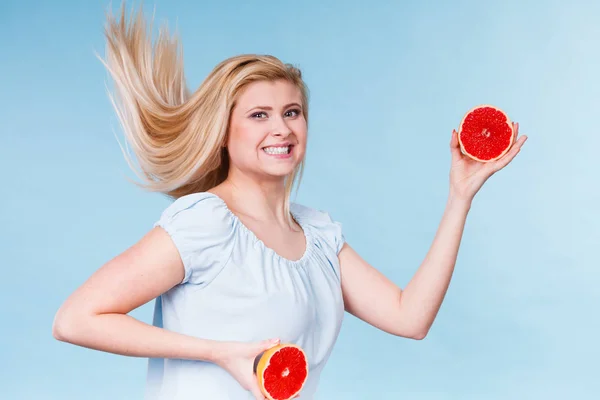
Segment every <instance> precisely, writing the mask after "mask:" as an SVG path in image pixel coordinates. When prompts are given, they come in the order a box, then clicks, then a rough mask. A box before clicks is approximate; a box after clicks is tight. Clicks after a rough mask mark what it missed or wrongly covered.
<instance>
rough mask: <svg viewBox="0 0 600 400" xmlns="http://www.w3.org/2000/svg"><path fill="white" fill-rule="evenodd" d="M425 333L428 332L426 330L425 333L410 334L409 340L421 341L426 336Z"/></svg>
mask: <svg viewBox="0 0 600 400" xmlns="http://www.w3.org/2000/svg"><path fill="white" fill-rule="evenodd" d="M427 333H428V332H427V331H426V330H425V331H416V332H414V333H413V334H411V335H410V336H409V338H410V339H413V340H423V339H425V337H426V336H427Z"/></svg>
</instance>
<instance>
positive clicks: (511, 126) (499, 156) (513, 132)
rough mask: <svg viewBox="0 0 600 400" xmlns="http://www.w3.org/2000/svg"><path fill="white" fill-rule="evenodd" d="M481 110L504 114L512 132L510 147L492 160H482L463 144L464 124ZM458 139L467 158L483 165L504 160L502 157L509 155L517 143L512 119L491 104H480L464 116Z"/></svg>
mask: <svg viewBox="0 0 600 400" xmlns="http://www.w3.org/2000/svg"><path fill="white" fill-rule="evenodd" d="M480 108H491V109H493V110H496V111H498V112H500V113H502V115H503V116H504V117H505V118H506V124H507V125H508V127H509V129H510V131H511V135H510V139H509V143H508V145H507V146H506V148H505V149H504V150H502V152H500V154H498V155H497V156H495V157H492V158H490V159H481V158H478V157H477V156H475V155H473V154H471V153H469V151H468V150H466V149H465V145H464V143H463V140H462V139H461V134H462V132H463V124H464V123H465V120H466V119H467V117H468V116H469V115H471V114H472V113H473V112H474V111H475V110H478V109H480ZM457 137H458V144H459V146H460V149H461V150H462V152H463V153H464V154H465V155H466V156H468V157H469V158H471V159H473V160H475V161H479V162H482V163H488V162H492V161H496V160H499V159H500V158H502V157H503V156H504V155H505V154H506V153H508V151H509V150H510V148H511V147H512V145H513V143H514V142H515V131H514V126H513V123H512V121H511V120H510V118H509V117H508V115H507V114H506V113H505V112H504V111H503V110H502V109H500V108H498V107H496V106H492V105H490V104H480V105H478V106H475V107H473V108H471V109H470V110H469V111H467V112H466V113H465V115H464V116H463V118H462V120H461V121H460V125H459V127H458V134H457Z"/></svg>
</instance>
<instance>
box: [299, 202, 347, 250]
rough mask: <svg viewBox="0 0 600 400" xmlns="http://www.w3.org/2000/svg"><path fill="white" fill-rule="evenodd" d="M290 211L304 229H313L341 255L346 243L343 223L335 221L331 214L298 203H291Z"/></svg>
mask: <svg viewBox="0 0 600 400" xmlns="http://www.w3.org/2000/svg"><path fill="white" fill-rule="evenodd" d="M290 211H291V213H292V215H293V216H294V218H295V219H296V220H297V221H298V223H299V224H300V225H301V226H302V227H303V228H305V229H306V228H307V229H311V230H312V231H313V233H315V234H316V236H318V237H319V238H320V239H322V240H324V241H325V242H327V244H329V245H330V246H331V247H332V248H333V249H334V250H335V252H336V254H337V253H339V251H340V250H341V248H342V246H343V245H344V242H345V238H344V233H343V230H342V223H341V222H340V221H338V220H336V219H334V218H333V217H332V214H331V213H330V212H328V211H325V210H320V209H317V208H313V207H309V206H306V205H302V204H298V203H291V204H290Z"/></svg>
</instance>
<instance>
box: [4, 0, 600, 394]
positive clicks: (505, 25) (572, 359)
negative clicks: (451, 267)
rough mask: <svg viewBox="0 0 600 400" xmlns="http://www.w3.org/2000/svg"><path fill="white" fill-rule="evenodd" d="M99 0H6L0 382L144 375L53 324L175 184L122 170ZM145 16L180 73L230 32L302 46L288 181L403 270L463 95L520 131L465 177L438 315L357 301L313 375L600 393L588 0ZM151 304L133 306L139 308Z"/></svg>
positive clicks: (226, 51) (411, 261) (430, 209)
mask: <svg viewBox="0 0 600 400" xmlns="http://www.w3.org/2000/svg"><path fill="white" fill-rule="evenodd" d="M367 4H368V5H367ZM117 6H118V5H117V4H115V6H114V9H116V8H117ZM153 6H154V3H151V2H147V3H146V10H147V11H148V12H149V13H150V12H151V10H152V8H153ZM107 7H109V4H108V2H103V1H85V2H84V1H58V0H57V1H45V2H42V1H16V0H8V1H7V0H5V1H3V2H2V3H1V5H0V46H1V47H0V93H1V94H2V96H0V121H1V123H0V139H1V141H0V143H1V146H0V170H1V172H2V185H1V188H2V189H1V190H2V194H1V196H0V226H1V228H0V235H1V240H0V263H1V264H2V268H1V270H0V271H1V272H0V273H1V282H2V290H0V301H1V303H2V307H1V311H0V312H1V313H2V314H1V318H2V326H3V327H2V340H1V341H0V343H1V344H0V359H1V360H2V362H1V365H2V367H1V368H2V372H1V373H0V388H1V389H0V397H1V398H3V399H11V400H12V399H61V400H62V399H86V400H92V399H101V400H105V399H109V398H110V399H128V400H129V399H138V398H141V397H142V394H143V386H144V379H145V370H146V360H145V359H136V358H125V357H120V356H116V355H112V354H106V353H100V352H95V351H92V350H88V349H84V348H79V347H75V346H72V345H67V344H64V343H60V342H58V341H56V340H54V339H53V338H52V333H51V326H52V321H53V317H54V314H55V312H56V310H57V309H58V307H59V306H60V304H61V303H62V302H63V301H64V300H65V299H66V297H67V296H68V295H69V294H70V293H71V292H72V291H73V290H75V289H76V288H77V287H78V286H79V285H80V284H81V283H83V282H84V281H85V280H86V279H87V278H88V277H89V276H90V275H91V274H92V273H93V272H94V271H95V270H96V269H97V268H99V267H100V266H101V265H102V264H103V263H104V262H106V261H108V260H109V259H110V258H112V257H114V256H115V255H117V254H118V253H120V252H122V251H123V250H125V249H126V248H127V247H129V246H130V245H132V244H133V243H134V242H135V241H137V240H138V239H139V238H140V237H141V236H142V235H143V234H144V233H145V232H146V231H147V230H149V229H150V228H151V227H152V224H153V223H154V222H155V221H156V219H157V218H158V217H159V215H160V213H161V211H162V210H163V209H164V208H165V207H166V206H167V205H168V204H169V200H168V199H166V198H165V197H162V196H161V195H157V194H150V193H146V192H143V191H142V190H140V189H138V188H137V187H136V186H134V185H133V184H131V183H129V181H128V178H134V176H133V174H132V173H131V172H130V171H129V170H128V167H127V164H126V163H125V161H124V159H123V157H122V154H121V151H120V148H119V146H118V143H117V140H116V138H115V134H116V135H117V136H118V137H119V138H120V139H121V138H122V136H121V131H120V127H119V125H118V120H117V119H116V117H115V114H114V112H113V110H112V108H111V105H110V103H109V100H108V98H107V95H106V92H105V90H106V88H105V84H107V82H108V83H110V82H109V81H108V79H107V78H108V76H107V73H106V71H105V70H104V67H103V66H102V64H101V63H100V61H99V60H98V59H97V58H96V57H95V55H94V52H98V53H100V54H104V42H103V36H102V27H103V23H104V12H105V10H106V8H107ZM156 19H157V22H162V21H168V22H169V26H170V27H172V28H173V27H175V26H177V28H178V31H179V32H180V35H181V37H182V40H183V44H184V52H185V65H186V73H187V78H188V83H189V86H190V88H191V89H192V90H194V89H196V88H197V87H198V85H199V84H200V83H201V82H202V80H203V79H204V77H205V76H206V75H207V74H208V72H209V71H210V70H211V69H212V68H213V67H214V65H216V64H217V63H218V62H220V61H221V60H222V59H224V58H227V57H229V56H232V55H235V54H239V53H268V54H273V55H276V56H278V57H279V58H281V59H282V60H283V61H285V62H291V63H294V64H296V65H297V66H299V67H300V68H301V69H302V70H303V72H304V76H305V78H306V81H307V83H308V85H309V87H310V90H311V103H310V105H311V109H310V117H311V119H310V133H309V135H310V136H309V148H308V154H307V168H306V172H305V177H304V180H303V183H302V185H301V187H300V191H299V194H298V196H297V197H296V201H298V202H300V203H304V204H306V205H309V206H313V207H316V208H320V209H324V210H327V211H329V212H330V213H331V214H332V216H333V217H334V218H335V219H337V220H339V221H341V222H342V223H343V226H344V233H345V235H346V238H347V240H348V242H349V243H350V244H351V245H353V246H354V247H355V248H356V249H357V250H358V251H359V252H360V253H361V255H363V256H364V257H365V258H366V259H367V260H368V261H369V262H370V263H371V264H372V265H374V266H375V267H377V268H378V269H379V270H380V271H382V272H383V273H384V274H385V275H387V276H388V277H389V278H390V279H392V280H393V281H394V282H396V283H397V284H399V285H401V286H404V285H406V283H407V282H408V281H409V279H410V277H411V276H412V274H413V273H414V272H415V270H416V269H417V268H418V266H419V264H420V262H421V261H422V260H423V257H424V256H425V253H426V252H427V250H428V248H429V246H430V244H431V241H432V239H433V236H434V233H435V231H436V229H437V225H438V222H439V220H440V217H441V213H442V211H443V208H444V205H445V200H446V195H447V186H448V170H449V160H450V157H449V149H448V143H449V141H450V136H451V132H452V129H453V128H457V127H458V124H459V122H460V119H461V117H462V115H463V114H464V112H465V111H467V110H468V109H469V108H471V107H472V106H474V105H477V104H480V103H491V104H494V105H497V106H499V107H501V108H503V109H504V110H505V111H506V112H507V113H508V114H509V116H510V117H511V118H513V119H514V120H515V121H518V122H519V123H520V127H521V129H520V130H521V133H522V134H527V135H528V136H529V140H528V141H527V143H526V144H525V146H524V148H523V150H522V151H521V153H520V154H519V155H518V156H517V158H516V159H515V160H514V162H513V163H512V164H511V165H509V166H508V167H507V168H506V169H505V170H503V171H501V172H500V173H498V174H497V175H494V176H493V177H492V178H491V179H490V180H489V181H488V182H487V183H486V184H485V186H484V187H483V189H482V191H481V192H480V193H479V194H478V195H477V197H476V199H475V201H474V203H473V207H472V209H471V212H470V214H469V217H468V220H467V226H466V229H465V233H464V239H463V242H462V246H461V250H460V253H459V257H458V263H457V268H456V273H455V275H454V278H453V281H452V284H451V286H450V289H449V292H448V294H447V297H446V300H445V302H444V304H443V306H442V308H441V310H440V313H439V316H438V318H437V320H436V322H435V324H434V325H433V328H432V330H431V332H430V334H429V336H428V337H427V338H426V339H425V340H424V341H411V340H408V339H400V338H396V337H392V336H390V335H387V334H385V333H383V332H380V331H378V330H377V329H375V328H373V327H371V326H369V325H367V324H365V323H363V322H361V321H359V320H357V319H356V318H353V317H351V316H347V317H346V319H345V322H344V325H343V329H342V332H341V335H340V337H339V341H338V343H337V345H336V347H335V350H334V352H333V354H332V357H331V360H330V363H329V364H328V366H327V367H326V369H325V372H324V375H323V378H322V383H321V386H320V392H319V396H318V399H348V400H349V399H372V398H377V399H415V400H431V399H461V400H462V399H509V398H510V399H559V398H561V399H562V398H568V399H591V398H595V397H596V396H598V394H599V393H600V386H599V384H598V382H597V380H596V378H597V375H598V373H597V371H598V370H597V360H598V358H600V346H599V345H598V340H599V339H598V338H599V337H600V322H599V318H598V316H597V315H598V313H597V310H596V306H597V305H598V301H599V300H600V295H599V294H598V287H599V285H600V273H599V272H598V264H599V263H598V258H597V255H598V242H599V239H600V232H599V226H600V217H599V207H600V190H599V181H598V176H599V173H600V166H599V162H598V158H597V154H598V149H599V147H600V135H599V133H600V132H599V130H598V120H599V117H600V112H599V111H600V78H599V74H600V24H598V21H599V20H600V3H599V2H594V1H589V2H585V1H581V0H572V1H569V2H561V1H544V2H542V1H540V0H536V1H523V0H520V1H512V0H509V1H504V2H491V1H471V0H469V1H467V0H464V1H452V2H445V1H437V2H422V3H421V2H417V1H413V2H383V1H373V2H366V1H365V2H363V1H361V2H359V1H337V2H336V1H328V2H318V1H303V2H276V1H261V2H247V1H237V2H234V1H183V0H181V1H166V0H159V1H156ZM151 310H152V303H149V304H147V305H145V306H143V307H141V308H139V309H138V310H136V311H134V312H133V315H134V316H135V317H137V318H140V319H142V320H143V321H146V322H150V321H151Z"/></svg>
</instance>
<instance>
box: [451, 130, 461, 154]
mask: <svg viewBox="0 0 600 400" xmlns="http://www.w3.org/2000/svg"><path fill="white" fill-rule="evenodd" d="M450 152H451V154H452V158H453V159H454V160H460V158H461V152H460V144H459V142H458V132H456V130H455V129H453V130H452V138H451V139H450Z"/></svg>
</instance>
